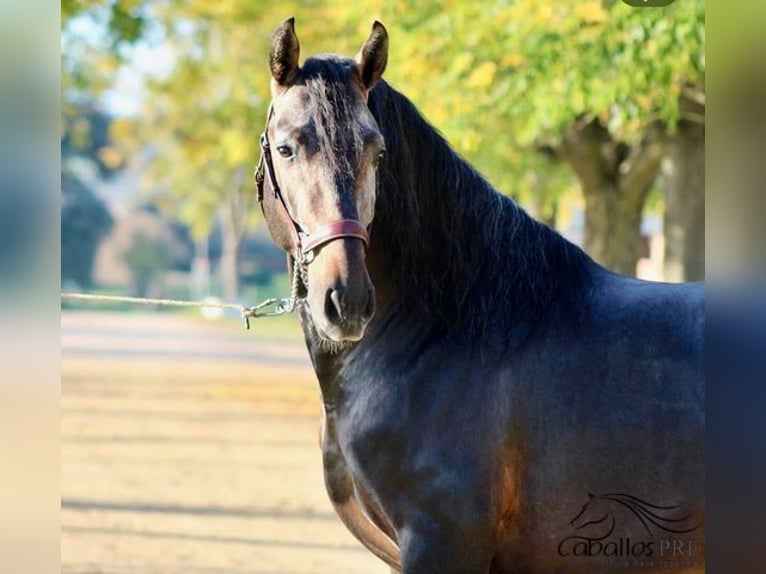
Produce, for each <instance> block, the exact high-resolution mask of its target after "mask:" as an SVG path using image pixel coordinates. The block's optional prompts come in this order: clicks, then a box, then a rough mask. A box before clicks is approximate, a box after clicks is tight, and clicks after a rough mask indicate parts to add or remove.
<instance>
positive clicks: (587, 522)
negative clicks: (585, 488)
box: [570, 493, 611, 530]
mask: <svg viewBox="0 0 766 574" xmlns="http://www.w3.org/2000/svg"><path fill="white" fill-rule="evenodd" d="M609 516H611V510H610V509H609V508H608V505H607V503H606V501H605V500H604V499H603V498H601V497H600V496H595V495H593V494H590V493H588V502H586V503H585V504H584V505H583V507H582V509H581V510H580V512H579V513H578V514H577V516H575V517H574V518H573V519H572V520H571V521H570V524H571V525H572V526H573V527H575V528H576V529H577V530H582V529H583V528H585V527H587V526H592V525H595V524H601V523H603V522H604V521H606V519H607V518H609Z"/></svg>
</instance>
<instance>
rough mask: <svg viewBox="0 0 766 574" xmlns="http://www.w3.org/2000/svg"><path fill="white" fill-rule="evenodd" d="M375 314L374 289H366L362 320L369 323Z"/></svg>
mask: <svg viewBox="0 0 766 574" xmlns="http://www.w3.org/2000/svg"><path fill="white" fill-rule="evenodd" d="M374 314H375V289H373V288H372V287H370V288H369V289H367V302H366V303H365V305H364V311H363V312H362V320H363V321H369V320H370V319H372V316H373V315H374Z"/></svg>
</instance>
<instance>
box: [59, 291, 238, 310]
mask: <svg viewBox="0 0 766 574" xmlns="http://www.w3.org/2000/svg"><path fill="white" fill-rule="evenodd" d="M61 298H62V299H74V300H81V301H111V302H113V303H131V304H134V305H166V306H173V307H213V308H216V309H236V310H237V311H240V312H242V311H246V310H247V309H248V308H247V307H245V306H244V305H237V304H235V303H219V302H217V301H180V300H178V299H149V298H144V297H123V296H120V295H96V294H85V293H62V294H61Z"/></svg>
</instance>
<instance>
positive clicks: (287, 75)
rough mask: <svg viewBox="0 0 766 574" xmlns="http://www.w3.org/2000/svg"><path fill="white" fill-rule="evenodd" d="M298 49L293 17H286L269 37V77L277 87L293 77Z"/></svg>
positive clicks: (288, 82) (296, 69) (296, 64)
mask: <svg viewBox="0 0 766 574" xmlns="http://www.w3.org/2000/svg"><path fill="white" fill-rule="evenodd" d="M300 51H301V47H300V44H299V43H298V36H296V34H295V18H288V19H287V20H285V21H284V22H282V25H281V26H279V28H277V29H276V31H275V32H274V35H273V36H272V37H271V52H270V53H269V67H270V68H271V77H272V78H274V82H275V83H276V85H277V86H278V87H281V88H285V87H287V86H288V85H290V82H292V81H293V79H294V78H295V74H296V72H297V71H298V56H299V55H300Z"/></svg>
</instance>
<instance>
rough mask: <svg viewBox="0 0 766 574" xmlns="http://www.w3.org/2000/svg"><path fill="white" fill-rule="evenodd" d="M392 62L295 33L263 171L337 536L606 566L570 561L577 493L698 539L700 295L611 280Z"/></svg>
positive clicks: (498, 559) (445, 564)
mask: <svg viewBox="0 0 766 574" xmlns="http://www.w3.org/2000/svg"><path fill="white" fill-rule="evenodd" d="M388 47H389V37H388V33H387V31H386V29H385V27H384V26H383V25H382V24H381V23H379V22H375V23H374V25H373V27H372V31H371V32H370V34H369V36H368V38H367V39H366V40H365V41H364V43H363V44H362V47H361V49H360V50H359V52H358V54H357V55H356V57H355V58H345V57H341V56H337V55H332V54H327V55H317V56H313V57H310V58H307V59H306V60H305V61H304V62H303V64H302V65H299V58H300V44H299V41H298V37H297V35H296V32H295V25H294V19H292V18H290V19H288V20H285V21H284V22H283V23H282V24H281V25H280V26H279V27H278V28H277V30H276V31H275V32H274V34H273V37H272V41H271V48H270V53H269V68H270V72H271V80H270V90H271V104H270V106H269V112H268V117H267V120H266V127H265V129H264V132H263V134H262V136H261V161H260V163H259V166H258V169H257V171H256V181H257V183H258V189H259V200H260V202H261V209H262V211H263V215H264V219H265V221H266V224H267V227H268V230H269V233H270V235H271V238H272V239H273V241H274V242H275V243H276V245H278V246H279V247H281V248H282V249H283V250H284V251H285V253H286V254H287V261H288V267H289V269H290V272H291V275H292V277H293V290H294V293H295V295H296V297H297V299H298V300H299V301H300V303H299V304H298V305H297V310H298V314H299V318H300V323H301V327H302V330H303V333H304V337H305V341H306V346H307V349H308V353H309V355H310V358H311V362H312V364H313V367H314V370H315V373H316V377H317V380H318V384H319V389H320V391H321V402H322V411H323V416H322V423H321V427H322V428H321V432H320V444H321V450H322V460H323V470H324V478H325V486H326V489H327V493H328V496H329V498H330V501H331V502H332V504H333V506H334V508H335V510H336V512H337V514H338V516H339V518H340V520H341V521H342V522H343V523H344V524H345V525H346V527H347V528H348V529H349V530H350V531H351V533H352V534H354V535H355V536H356V537H357V538H358V539H359V541H360V542H361V543H362V544H363V545H365V546H366V547H367V548H368V549H369V550H370V551H371V552H373V553H374V554H375V555H376V556H378V557H379V558H381V559H382V560H383V561H385V562H386V563H387V564H388V565H389V566H390V567H391V569H392V571H393V572H404V573H406V574H411V573H417V574H422V573H429V572H434V573H439V574H446V573H461V574H470V573H477V574H478V573H482V574H484V573H526V572H543V573H546V574H549V573H552V572H567V573H577V572H600V571H609V570H610V569H612V568H615V567H616V566H614V564H613V557H605V556H603V555H602V554H598V553H595V552H586V554H588V553H590V554H591V555H587V556H586V555H578V556H573V555H571V553H567V552H563V553H562V552H559V551H558V548H559V544H560V542H561V540H563V539H564V538H566V537H567V536H569V535H571V534H572V526H571V524H570V521H571V517H572V516H573V515H574V514H575V513H576V512H577V510H578V509H579V508H580V506H581V504H582V497H583V496H584V495H585V494H586V493H587V492H624V493H628V494H629V495H630V496H634V497H638V498H640V499H643V500H652V501H654V502H655V503H656V504H660V505H661V504H677V503H678V502H679V501H682V502H683V503H684V504H685V505H686V507H688V508H689V511H690V512H691V513H693V514H694V516H695V518H696V519H697V520H699V521H700V522H701V521H702V520H703V513H704V370H703V328H704V286H703V285H702V284H679V285H670V284H663V283H654V282H645V281H640V280H637V279H633V278H627V277H622V276H619V275H616V274H614V273H612V272H610V271H609V270H607V269H605V268H604V267H602V266H600V265H598V264H597V263H596V262H594V261H593V260H592V259H591V258H589V257H588V256H587V255H586V254H585V253H584V252H583V251H582V250H581V249H580V248H579V247H577V246H576V245H574V244H572V243H570V242H569V241H567V240H566V239H564V238H563V237H562V236H560V235H559V234H558V233H557V232H555V231H554V230H552V229H551V228H549V227H548V226H546V225H544V224H542V223H539V222H537V221H535V220H534V219H533V218H532V217H530V216H529V215H528V214H527V213H526V212H525V211H524V210H523V209H522V208H521V207H520V206H519V205H517V204H516V203H515V202H514V201H512V200H511V199H510V198H508V197H507V196H505V195H502V194H501V193H499V192H498V191H497V190H495V189H494V188H493V187H492V185H491V184H490V183H489V182H488V181H487V180H486V179H485V178H484V177H482V176H481V175H480V174H479V173H478V172H477V171H476V170H475V169H474V168H473V167H472V166H471V165H470V164H469V163H468V162H467V161H466V160H465V159H463V158H462V157H460V156H459V155H458V154H457V153H456V152H455V151H454V150H453V149H452V148H451V147H450V145H449V144H448V143H447V141H446V140H445V139H444V138H443V137H442V136H441V135H440V134H439V133H438V132H437V130H436V129H434V128H433V127H432V126H431V125H430V124H429V123H428V122H427V121H426V120H425V119H424V117H423V116H422V115H421V114H420V112H419V111H418V110H417V109H416V107H415V106H414V105H413V104H412V103H411V102H410V100H408V99H407V98H406V97H405V96H404V95H403V94H401V93H399V92H398V91H397V90H396V89H394V88H393V87H392V86H390V85H389V84H388V83H387V82H386V81H385V80H384V79H383V78H382V75H383V73H384V71H385V69H386V67H387V64H388ZM632 528H633V531H631V532H629V534H631V535H632V536H633V540H634V541H635V540H638V539H639V538H640V539H641V541H642V542H643V543H644V545H645V546H644V547H646V548H649V547H650V548H655V549H657V548H659V542H660V541H658V540H648V539H647V536H648V535H647V533H646V532H645V531H643V526H642V525H641V524H640V523H639V522H637V521H636V524H635V525H634V526H633V527H632ZM690 535H694V536H696V537H697V538H699V537H702V536H704V528H702V527H700V528H699V529H697V530H695V531H694V532H693V533H692V534H690ZM678 536H681V535H680V534H679V535H678ZM655 542H656V543H657V544H656V545H651V544H654V543H655ZM646 545H650V546H646ZM635 547H636V545H635V544H633V546H632V548H635ZM589 550H590V549H589ZM640 558H641V559H642V560H644V559H645V557H643V556H642V557H640ZM625 560H626V561H627V562H625V563H622V564H620V565H619V569H620V571H622V572H632V571H636V572H639V571H640V572H647V571H662V570H663V569H664V568H666V567H668V566H667V564H665V565H663V564H662V563H659V562H657V563H656V564H655V565H654V567H648V566H647V564H646V562H644V563H638V562H636V560H637V558H636V557H635V556H628V557H627V558H625ZM650 566H651V565H650ZM675 567H676V566H673V567H672V568H675ZM668 568H670V569H671V570H672V568H671V567H668ZM689 568H690V569H688V568H687V571H690V572H697V571H700V572H701V571H703V569H704V557H699V558H698V563H697V564H692V565H691V566H690V567H689ZM673 571H677V570H673Z"/></svg>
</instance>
